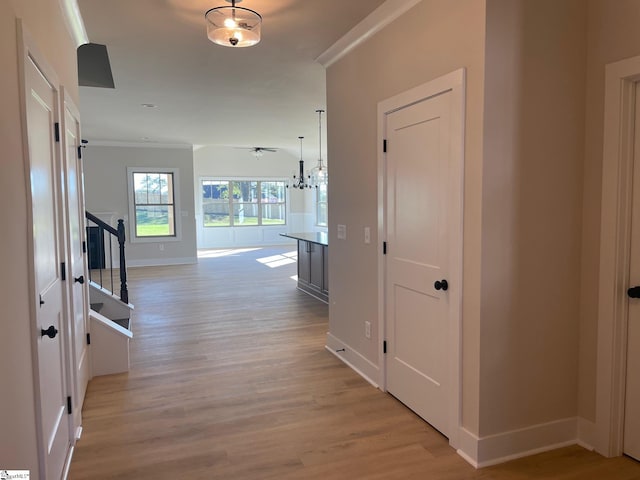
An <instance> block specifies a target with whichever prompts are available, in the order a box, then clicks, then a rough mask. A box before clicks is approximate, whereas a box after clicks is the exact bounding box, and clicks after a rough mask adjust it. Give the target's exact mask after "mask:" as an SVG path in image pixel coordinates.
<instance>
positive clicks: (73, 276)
mask: <svg viewBox="0 0 640 480" xmlns="http://www.w3.org/2000/svg"><path fill="white" fill-rule="evenodd" d="M63 104H64V118H63V130H64V174H65V175H64V178H65V199H64V201H65V206H66V210H67V232H68V233H67V259H68V266H67V271H68V286H69V290H70V292H69V296H70V298H69V300H70V309H69V312H70V315H71V319H72V320H71V351H72V352H71V353H72V355H71V357H72V369H73V375H72V378H73V382H74V388H73V417H74V422H73V423H74V425H75V427H76V429H78V428H79V427H80V425H82V404H83V402H84V397H85V393H86V390H87V384H88V383H89V349H88V345H87V332H88V317H89V312H88V290H87V287H88V283H86V282H85V280H86V276H87V275H86V264H85V258H86V255H85V254H84V248H83V242H84V240H85V222H84V187H83V171H82V159H81V155H80V150H79V149H80V146H81V139H80V120H79V114H78V110H77V109H76V108H75V106H74V105H73V103H72V102H71V100H70V99H68V98H66V95H65V98H64V102H63ZM77 436H78V434H76V437H77Z"/></svg>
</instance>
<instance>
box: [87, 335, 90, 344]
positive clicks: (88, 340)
mask: <svg viewBox="0 0 640 480" xmlns="http://www.w3.org/2000/svg"><path fill="white" fill-rule="evenodd" d="M87 345H91V334H90V333H87Z"/></svg>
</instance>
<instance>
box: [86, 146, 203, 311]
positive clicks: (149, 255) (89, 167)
mask: <svg viewBox="0 0 640 480" xmlns="http://www.w3.org/2000/svg"><path fill="white" fill-rule="evenodd" d="M84 167H85V169H84V174H85V197H86V206H87V210H89V211H90V212H91V213H105V212H113V213H115V214H116V217H117V218H123V219H125V226H126V227H127V245H126V255H127V262H128V265H161V264H172V263H195V262H196V257H197V254H196V229H195V206H194V202H193V150H192V149H191V148H190V147H189V148H153V147H115V146H97V145H91V144H89V145H88V146H87V148H86V149H85V150H84ZM127 167H173V168H178V169H179V177H180V184H179V188H180V206H179V209H180V211H181V212H177V214H181V213H182V212H183V213H182V215H181V217H180V219H181V223H182V239H181V240H180V241H176V242H173V241H163V240H159V241H157V242H150V243H131V242H130V238H131V233H130V230H129V226H130V225H131V222H128V221H127V220H128V217H129V204H128V199H129V194H128V180H127ZM161 246H162V247H161ZM160 248H163V250H161V249H160ZM132 302H133V303H135V300H134V299H132Z"/></svg>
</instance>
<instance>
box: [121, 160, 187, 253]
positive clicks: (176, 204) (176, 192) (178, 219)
mask: <svg viewBox="0 0 640 480" xmlns="http://www.w3.org/2000/svg"><path fill="white" fill-rule="evenodd" d="M134 173H171V174H172V175H173V180H172V183H173V184H172V189H173V218H174V228H175V232H174V233H175V235H166V236H157V237H138V236H136V232H135V228H136V220H135V219H136V210H135V208H136V207H135V202H134V197H135V194H134V185H133V174H134ZM127 195H128V202H127V203H128V204H129V218H128V220H129V221H128V223H129V225H128V226H129V232H128V233H129V235H128V236H127V240H128V241H129V243H131V244H137V243H168V242H181V241H182V210H181V208H180V207H181V205H180V169H179V168H175V167H127Z"/></svg>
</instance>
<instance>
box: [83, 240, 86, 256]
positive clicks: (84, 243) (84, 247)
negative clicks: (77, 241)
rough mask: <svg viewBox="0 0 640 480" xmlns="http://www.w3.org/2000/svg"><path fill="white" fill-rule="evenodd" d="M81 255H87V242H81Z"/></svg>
mask: <svg viewBox="0 0 640 480" xmlns="http://www.w3.org/2000/svg"><path fill="white" fill-rule="evenodd" d="M82 253H87V241H86V240H83V241H82Z"/></svg>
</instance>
